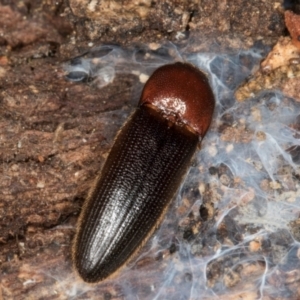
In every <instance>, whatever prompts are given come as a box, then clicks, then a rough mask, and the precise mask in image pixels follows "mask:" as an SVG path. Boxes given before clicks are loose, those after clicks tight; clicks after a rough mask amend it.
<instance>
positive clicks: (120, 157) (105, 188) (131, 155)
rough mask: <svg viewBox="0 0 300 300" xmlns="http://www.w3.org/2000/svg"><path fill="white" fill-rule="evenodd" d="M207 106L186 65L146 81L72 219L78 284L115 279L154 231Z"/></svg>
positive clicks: (198, 80)
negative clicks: (74, 225) (76, 226)
mask: <svg viewBox="0 0 300 300" xmlns="http://www.w3.org/2000/svg"><path fill="white" fill-rule="evenodd" d="M214 105H215V101H214V96H213V93H212V91H211V88H210V86H209V83H208V80H207V78H206V76H205V75H204V74H203V73H202V72H201V71H199V70H198V69H196V68H195V67H193V66H191V65H189V64H185V63H175V64H172V65H166V66H163V67H161V68H159V69H157V70H156V71H155V72H154V73H153V75H152V76H151V77H150V78H149V80H148V82H147V83H146V85H145V87H144V90H143V93H142V96H141V99H140V103H139V106H138V108H137V109H136V111H135V112H134V113H133V115H132V116H131V117H130V118H129V120H128V121H127V122H126V123H125V125H124V126H123V128H122V129H121V131H120V132H119V134H118V135H117V138H116V140H115V142H114V145H113V147H112V149H111V151H110V153H109V155H108V158H107V161H106V163H105V165H104V167H103V169H102V171H101V173H100V175H99V176H98V178H97V179H96V181H95V184H94V186H93V187H92V189H91V191H90V193H89V196H88V197H87V199H86V201H85V204H84V206H83V209H82V212H81V215H80V217H79V221H78V228H77V233H76V236H75V242H74V247H73V260H74V265H75V268H76V270H77V272H78V273H79V275H80V276H81V277H82V279H83V280H84V281H87V282H97V281H100V280H104V279H106V278H108V277H110V276H111V275H114V274H116V272H117V271H118V270H119V269H120V268H121V267H122V266H124V264H125V263H126V262H127V261H128V260H129V259H130V258H131V257H132V256H133V255H134V254H135V253H136V252H137V251H138V250H139V249H140V248H141V247H142V246H143V245H144V243H145V242H146V241H147V240H148V239H149V237H150V236H151V235H152V233H153V231H154V230H155V229H156V228H157V227H158V225H159V224H160V222H161V220H162V218H163V217H164V215H165V213H166V210H167V208H168V206H169V204H170V202H171V200H172V198H173V197H174V195H175V193H176V191H177V190H178V187H179V186H180V183H181V181H182V178H183V176H184V175H185V173H186V171H187V169H188V167H189V164H190V161H191V159H192V157H193V155H194V153H195V152H196V149H197V146H198V144H199V140H201V139H202V138H203V136H204V135H205V133H206V131H207V130H208V127H209V125H210V122H211V119H212V115H213V110H214Z"/></svg>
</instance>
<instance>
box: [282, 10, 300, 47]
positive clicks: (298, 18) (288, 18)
mask: <svg viewBox="0 0 300 300" xmlns="http://www.w3.org/2000/svg"><path fill="white" fill-rule="evenodd" d="M284 17H285V25H286V27H287V29H288V31H289V32H290V35H291V37H292V43H293V44H294V45H295V46H296V47H297V48H298V49H300V15H296V14H294V13H293V12H292V11H290V10H287V11H286V12H285V13H284Z"/></svg>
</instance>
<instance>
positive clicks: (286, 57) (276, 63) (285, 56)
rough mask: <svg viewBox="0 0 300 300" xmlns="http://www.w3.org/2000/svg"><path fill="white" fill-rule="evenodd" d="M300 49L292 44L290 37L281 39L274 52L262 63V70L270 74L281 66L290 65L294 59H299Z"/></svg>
mask: <svg viewBox="0 0 300 300" xmlns="http://www.w3.org/2000/svg"><path fill="white" fill-rule="evenodd" d="M299 57H300V52H299V49H298V48H297V47H296V46H295V45H294V44H293V43H292V40H291V38H290V37H280V38H279V40H278V42H277V43H276V45H275V46H274V48H273V49H272V51H271V52H270V53H269V54H268V56H267V57H266V59H265V60H264V61H263V62H262V63H261V70H262V72H264V73H269V72H271V71H272V70H274V69H277V68H279V67H281V66H285V65H289V64H290V62H291V61H292V60H293V59H299Z"/></svg>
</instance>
